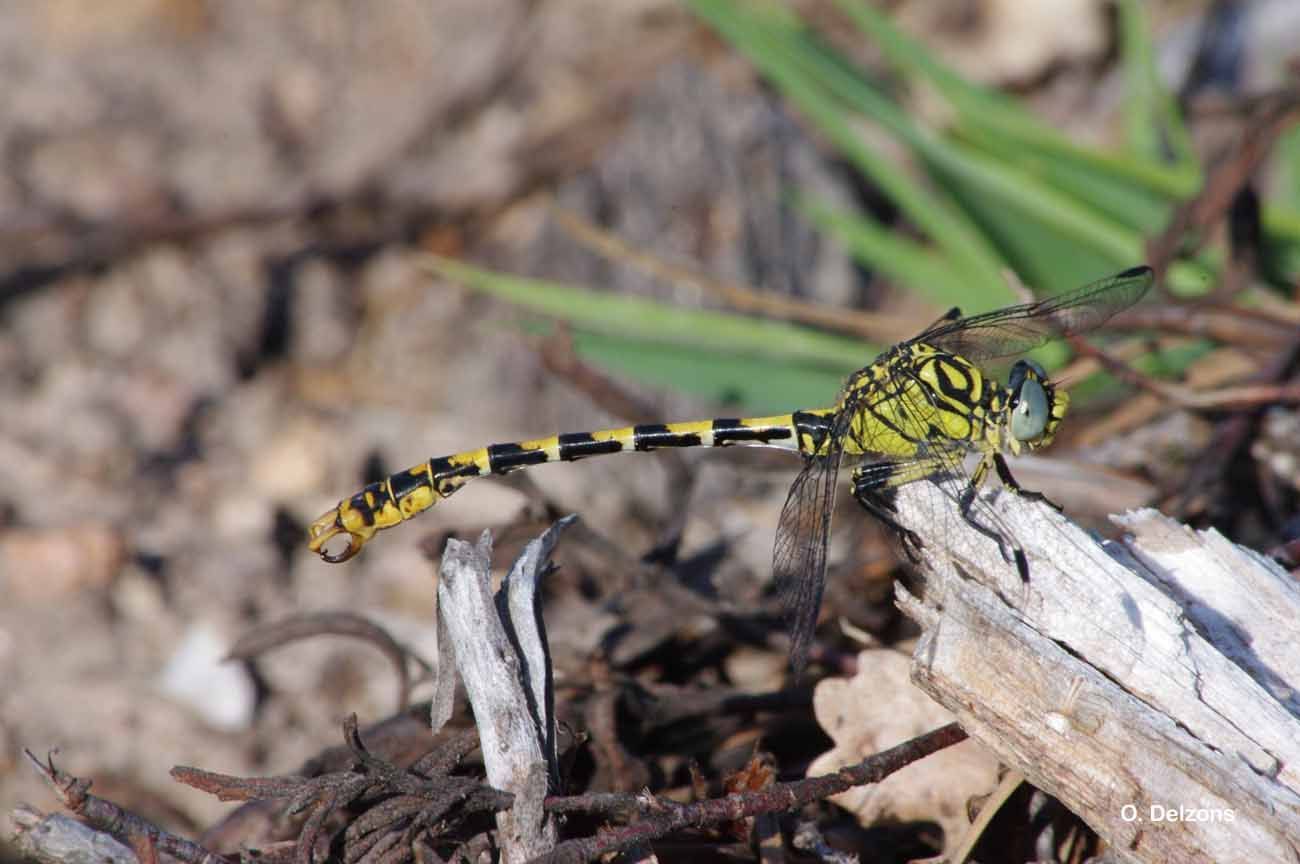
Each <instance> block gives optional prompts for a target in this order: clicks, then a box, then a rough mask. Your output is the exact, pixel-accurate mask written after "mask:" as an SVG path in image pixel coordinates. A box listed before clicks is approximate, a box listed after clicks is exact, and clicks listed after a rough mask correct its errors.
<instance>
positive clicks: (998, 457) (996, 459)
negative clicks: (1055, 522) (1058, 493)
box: [993, 453, 1064, 513]
mask: <svg viewBox="0 0 1300 864" xmlns="http://www.w3.org/2000/svg"><path fill="white" fill-rule="evenodd" d="M993 466H994V467H995V468H996V469H997V471H998V479H1000V480H1001V481H1002V485H1003V486H1006V487H1007V488H1008V489H1010V490H1011V491H1012V492H1015V493H1016V494H1017V495H1019V496H1020V497H1022V498H1024V499H1025V500H1027V501H1042V502H1043V503H1044V504H1046V505H1047V506H1049V507H1051V508H1053V509H1054V510H1056V512H1058V513H1062V512H1064V510H1063V508H1062V507H1061V505H1060V504H1057V503H1056V502H1055V501H1053V500H1052V499H1051V498H1048V497H1047V496H1046V495H1044V494H1043V493H1042V492H1031V491H1030V490H1028V489H1023V488H1021V486H1020V484H1019V483H1017V482H1016V478H1015V477H1013V476H1011V467H1010V466H1009V465H1007V460H1006V459H1005V458H1004V457H1003V455H1002V454H1001V453H994V454H993Z"/></svg>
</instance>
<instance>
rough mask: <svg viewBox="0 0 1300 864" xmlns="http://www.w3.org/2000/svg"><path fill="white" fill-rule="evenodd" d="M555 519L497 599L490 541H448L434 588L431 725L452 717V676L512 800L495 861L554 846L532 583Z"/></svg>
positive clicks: (550, 734)
mask: <svg viewBox="0 0 1300 864" xmlns="http://www.w3.org/2000/svg"><path fill="white" fill-rule="evenodd" d="M570 521H572V520H571V518H570V519H562V520H560V521H559V522H558V523H556V525H554V526H553V527H552V528H551V529H549V530H548V531H547V532H546V533H545V534H543V535H542V537H541V538H539V539H537V540H534V541H532V542H531V543H529V544H528V546H527V548H526V549H525V550H524V552H523V554H522V555H521V556H520V558H519V560H518V561H517V562H516V563H515V565H514V567H513V568H511V571H510V574H509V576H508V577H507V578H506V581H505V583H504V584H503V585H502V588H501V592H500V593H499V594H498V596H497V599H496V600H495V601H494V600H493V597H492V592H491V579H492V573H491V553H492V537H491V535H490V534H489V533H488V532H486V531H484V532H483V534H482V536H481V537H480V538H479V541H478V543H477V544H476V545H471V544H469V543H464V542H461V541H459V540H449V541H447V548H446V551H445V552H444V553H443V558H442V567H441V569H440V577H441V578H440V580H439V583H438V632H439V638H438V648H439V658H438V679H439V680H438V686H437V693H436V694H435V698H434V707H433V722H434V725H435V728H436V727H438V726H440V725H441V724H442V722H444V721H445V720H446V718H447V716H449V715H450V706H451V694H452V691H453V690H454V687H455V677H454V676H455V675H456V674H457V673H459V676H460V678H461V680H462V681H464V683H465V692H466V695H467V696H468V697H469V702H470V705H471V706H472V707H473V709H474V718H475V723H476V725H477V727H478V732H479V740H480V746H481V750H482V753H483V764H484V768H485V769H486V771H487V778H488V782H489V783H490V784H491V785H492V786H493V787H495V788H497V789H500V790H502V791H505V792H509V793H511V794H512V795H514V804H513V805H512V806H511V808H510V809H509V810H506V811H503V812H501V813H498V814H497V829H498V834H499V836H500V843H501V850H502V860H503V861H505V862H522V861H527V860H529V859H532V858H535V857H537V856H538V855H543V854H545V853H547V852H549V851H551V849H552V848H553V847H554V846H555V839H556V831H555V825H554V822H553V821H552V820H551V818H550V817H549V816H548V815H547V813H546V812H545V810H544V809H543V806H542V804H543V801H544V800H545V798H546V794H547V792H548V784H549V782H550V779H551V778H552V777H554V776H555V775H556V768H555V761H554V753H555V718H554V711H553V695H552V693H551V689H550V688H551V667H550V657H549V655H548V653H547V650H546V638H545V631H544V629H543V627H542V619H541V615H540V611H539V609H538V607H537V602H538V600H537V591H536V587H537V583H538V581H539V580H540V579H541V578H542V576H543V575H545V573H546V570H547V568H548V567H549V564H548V560H549V557H550V552H551V550H552V549H553V548H554V546H555V543H556V540H557V538H558V535H559V532H560V531H561V530H563V528H564V527H565V526H566V525H568V524H569V522H570Z"/></svg>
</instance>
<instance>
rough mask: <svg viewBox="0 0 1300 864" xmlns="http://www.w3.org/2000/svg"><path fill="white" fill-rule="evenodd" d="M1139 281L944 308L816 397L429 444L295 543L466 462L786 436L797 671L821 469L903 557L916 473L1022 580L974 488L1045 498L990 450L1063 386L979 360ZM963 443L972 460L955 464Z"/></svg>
mask: <svg viewBox="0 0 1300 864" xmlns="http://www.w3.org/2000/svg"><path fill="white" fill-rule="evenodd" d="M1153 281H1154V274H1153V272H1152V270H1151V268H1149V267H1145V266H1139V267H1134V268H1131V269H1128V270H1125V271H1123V272H1122V273H1118V274H1116V275H1114V276H1110V277H1108V278H1105V279H1101V280H1098V281H1096V282H1093V283H1090V284H1088V285H1085V286H1083V287H1081V288H1077V289H1075V290H1074V291H1070V292H1067V293H1065V294H1061V295H1059V296H1056V297H1051V298H1048V299H1044V300H1040V301H1037V302H1032V303H1024V304H1020V305H1015V306H1008V307H1006V308H1003V309H998V310H995V311H992V312H985V313H982V314H978V315H972V316H969V317H962V314H961V311H960V310H959V309H957V308H953V309H951V310H950V311H949V312H948V313H947V314H946V315H944V316H943V317H941V318H939V319H938V320H937V321H935V322H934V323H933V324H931V325H930V326H929V327H927V328H926V329H925V330H924V331H922V332H921V333H920V334H918V335H917V336H915V337H913V338H911V339H908V340H906V341H904V342H899V343H897V344H895V345H894V346H892V347H891V348H889V349H887V350H885V351H884V352H883V353H881V354H880V355H879V356H877V357H876V358H875V359H874V360H873V361H871V363H870V364H868V365H867V366H865V367H863V368H862V369H859V370H858V371H857V372H854V373H853V374H852V375H850V376H849V377H848V379H847V380H846V381H845V383H844V386H843V387H842V388H841V390H840V392H839V395H838V397H837V398H836V400H835V402H834V404H833V405H832V406H831V407H829V408H814V409H808V410H800V411H793V412H791V413H789V414H779V415H775V416H769V417H744V418H716V419H711V420H697V421H688V422H682V423H650V424H641V425H636V426H625V427H621V428H616V429H604V430H600V431H594V432H570V433H567V434H562V435H553V436H550V437H546V438H537V439H533V440H529V441H516V442H511V443H505V444H492V445H489V446H487V447H480V448H478V449H475V450H466V451H464V452H461V453H455V454H453V455H450V456H438V457H435V458H433V459H429V460H427V461H425V462H422V463H420V464H419V465H416V466H414V467H412V468H409V469H407V470H405V471H399V472H397V473H396V474H393V475H391V476H390V477H388V478H387V479H385V480H381V481H378V482H375V483H371V484H370V485H368V486H366V487H365V488H364V489H362V490H361V491H360V492H357V493H356V494H355V495H352V496H350V497H348V498H345V499H343V500H342V501H340V502H339V503H338V505H337V506H336V507H334V508H333V509H331V510H329V511H328V512H326V513H325V514H323V515H322V516H321V517H320V518H318V519H317V520H316V521H315V522H313V523H312V525H311V527H310V529H309V547H310V549H311V550H312V551H313V552H315V553H317V554H319V555H320V556H321V557H322V558H323V559H324V560H326V561H329V562H332V563H338V562H342V561H347V560H348V559H350V558H352V557H353V556H354V555H356V554H357V553H358V552H359V551H361V548H362V547H363V546H364V545H365V544H366V543H367V542H369V541H370V540H371V538H373V537H374V535H375V534H376V533H378V532H380V531H383V530H385V529H388V528H392V527H394V526H396V525H400V524H402V523H403V522H406V521H407V520H409V519H411V518H413V517H414V516H416V515H418V514H420V513H422V512H424V511H425V510H428V509H429V508H431V507H433V506H434V505H435V504H437V503H439V502H441V501H442V500H443V499H445V498H448V497H450V496H451V495H452V494H453V493H454V492H456V490H458V489H460V488H461V487H462V486H464V485H465V484H466V483H468V482H469V481H471V480H473V479H475V478H477V477H483V476H487V475H492V474H496V475H500V474H509V473H510V472H512V471H517V470H520V469H523V468H528V467H531V466H534V465H542V464H545V463H548V462H574V461H577V460H579V459H586V458H589V457H592V456H602V455H608V454H613V453H632V452H638V453H640V452H648V451H652V450H658V449H661V448H665V447H728V446H735V445H749V446H764V447H776V448H781V449H785V450H789V451H793V452H796V453H798V454H800V455H801V456H802V458H803V467H802V470H800V472H799V473H798V475H797V476H796V477H795V479H794V482H793V483H792V484H791V486H790V491H789V493H788V495H787V497H786V501H785V505H784V506H783V507H782V510H781V515H780V518H779V520H778V523H777V528H776V537H775V544H774V550H773V556H772V569H773V576H774V579H775V582H776V585H777V586H778V590H779V592H780V594H781V596H782V599H783V604H784V606H785V609H786V614H787V618H788V621H789V626H790V631H791V662H792V665H793V667H794V668H795V669H796V670H799V669H802V667H803V666H804V664H805V662H806V660H807V656H808V650H809V647H810V645H811V641H812V636H813V631H814V629H815V627H816V623H817V615H818V612H819V610H820V606H821V598H822V591H823V588H824V586H825V578H826V554H827V546H828V539H829V536H830V529H831V513H832V510H833V508H834V503H835V491H836V486H837V477H838V475H839V469H840V467H841V464H842V463H845V462H846V461H849V462H856V463H857V464H856V465H855V467H854V468H853V471H852V473H851V475H850V485H851V488H852V494H853V497H854V499H855V500H857V501H858V503H859V504H860V505H861V506H862V507H863V508H864V509H865V510H866V511H867V512H868V513H870V514H872V515H873V516H874V517H876V518H877V519H879V520H880V521H881V522H882V523H883V524H884V525H885V526H886V527H887V528H888V529H890V530H891V531H892V532H893V533H894V534H895V535H896V536H897V537H898V538H899V540H900V541H901V545H902V547H903V549H904V551H905V552H906V554H907V555H908V557H909V558H912V559H913V560H914V561H915V560H916V554H917V552H918V551H919V550H920V549H921V547H922V544H923V542H924V541H923V538H921V537H920V536H919V535H918V534H917V533H916V532H914V531H912V530H910V529H908V528H905V527H904V526H902V525H901V524H900V523H899V522H898V520H897V519H896V511H895V509H894V504H893V501H894V496H895V495H896V493H897V490H898V489H899V488H900V487H902V486H904V485H906V484H909V483H914V482H918V481H922V480H931V481H934V482H936V483H940V486H941V488H943V489H944V490H945V493H946V494H947V495H948V497H949V498H951V499H954V501H955V503H956V506H957V510H958V512H959V513H960V515H961V518H962V519H963V520H965V521H966V522H967V523H968V524H969V525H971V526H972V527H974V528H975V529H976V530H978V531H979V532H980V533H982V534H984V535H985V536H988V537H990V538H991V539H993V540H994V541H996V542H997V544H998V547H999V549H1000V550H1001V553H1002V556H1003V558H1004V559H1006V560H1007V561H1008V562H1009V563H1012V562H1013V563H1014V565H1015V567H1016V570H1017V571H1018V573H1019V575H1020V578H1021V579H1023V580H1025V581H1028V579H1029V565H1028V559H1027V558H1026V556H1025V553H1024V550H1023V548H1022V547H1021V545H1020V543H1019V542H1018V541H1017V540H1016V539H1015V537H1014V534H1013V532H1011V531H1009V530H1007V529H1006V528H1005V526H1002V525H1001V524H1000V523H999V522H998V520H997V518H996V517H995V516H994V515H993V513H992V511H991V510H989V509H988V508H986V507H984V506H983V505H981V503H980V502H979V499H978V498H977V497H976V496H977V492H978V490H979V489H980V488H981V486H982V484H983V483H984V481H985V479H986V478H987V476H988V474H989V473H990V471H993V472H996V473H997V475H998V477H999V479H1000V480H1001V481H1002V483H1003V485H1004V486H1005V487H1006V488H1008V489H1010V490H1012V491H1013V492H1015V493H1017V494H1020V495H1022V496H1024V497H1025V498H1027V499H1030V500H1039V501H1044V502H1046V503H1048V504H1051V502H1050V501H1047V499H1046V498H1045V496H1043V495H1042V493H1039V492H1032V491H1028V490H1025V489H1022V488H1021V487H1020V485H1019V484H1018V483H1017V482H1016V480H1015V478H1014V476H1013V475H1012V473H1011V470H1010V468H1009V467H1008V465H1007V461H1006V458H1005V454H1007V453H1009V454H1011V455H1013V456H1014V455H1019V454H1020V453H1022V452H1026V451H1032V450H1037V449H1040V448H1043V447H1046V446H1047V445H1048V444H1050V443H1051V442H1052V440H1053V439H1054V438H1055V436H1056V433H1057V430H1058V428H1059V426H1060V424H1061V421H1062V420H1063V419H1064V417H1065V415H1066V412H1067V409H1068V408H1069V404H1070V403H1069V394H1068V393H1066V392H1065V391H1064V390H1062V389H1061V388H1060V387H1059V386H1058V383H1057V382H1053V381H1052V380H1051V379H1050V378H1049V377H1048V375H1047V373H1046V372H1045V371H1044V369H1043V367H1042V366H1040V365H1039V364H1038V363H1036V362H1035V361H1033V360H1031V359H1028V358H1022V359H1019V360H1017V361H1016V362H1015V363H1014V364H1013V365H1012V366H1011V368H1010V372H1009V374H1008V376H1007V380H1006V382H1005V383H1002V382H1000V381H998V380H997V379H996V378H994V377H993V376H991V375H989V374H987V373H986V372H985V371H983V369H981V367H980V365H979V363H980V362H981V361H988V360H997V359H999V358H1009V357H1012V356H1015V355H1020V354H1024V353H1026V352H1028V351H1030V350H1032V349H1034V348H1036V347H1039V346H1041V345H1043V344H1045V343H1047V342H1049V341H1051V340H1053V339H1059V338H1063V337H1067V336H1073V335H1076V334H1081V333H1085V332H1087V331H1090V330H1094V329H1096V328H1098V327H1100V326H1101V325H1102V324H1104V323H1105V322H1106V321H1108V320H1109V319H1110V318H1112V317H1113V316H1114V315H1116V314H1117V313H1119V312H1121V311H1123V310H1124V309H1127V308H1128V307H1130V306H1132V305H1134V304H1135V303H1137V302H1138V301H1139V300H1140V299H1141V298H1142V296H1143V295H1144V294H1146V292H1147V290H1148V289H1149V288H1150V287H1151V284H1152V282H1153ZM972 454H974V455H975V456H977V457H978V461H977V463H976V464H975V467H974V468H973V469H972V470H970V471H969V472H968V471H967V470H966V467H965V463H966V461H967V457H968V456H971V455H972ZM941 478H944V479H946V481H947V482H940V480H941ZM954 480H955V482H954ZM1052 506H1055V505H1052ZM340 544H342V545H340Z"/></svg>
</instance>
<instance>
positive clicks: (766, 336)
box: [422, 255, 878, 370]
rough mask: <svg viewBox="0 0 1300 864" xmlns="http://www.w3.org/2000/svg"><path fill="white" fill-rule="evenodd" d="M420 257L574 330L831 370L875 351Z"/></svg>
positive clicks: (795, 330)
mask: <svg viewBox="0 0 1300 864" xmlns="http://www.w3.org/2000/svg"><path fill="white" fill-rule="evenodd" d="M422 260H423V262H424V263H425V266H426V267H427V268H428V269H429V270H430V271H431V272H433V273H435V274H437V275H439V276H441V277H443V278H445V279H449V280H451V281H453V282H457V283H459V284H462V285H464V286H466V287H468V288H472V289H474V290H476V291H482V292H484V293H487V294H491V295H493V296H495V297H499V298H501V299H503V300H508V301H509V302H511V303H514V304H516V305H518V306H521V307H524V308H527V309H530V310H532V311H534V312H537V313H540V314H543V315H548V316H551V317H553V318H558V319H560V320H562V321H565V322H567V323H569V324H571V325H573V326H575V327H581V328H584V329H586V330H590V331H599V332H603V333H607V334H611V335H618V336H621V337H623V338H626V339H629V340H642V341H644V342H658V343H664V344H673V345H677V346H679V347H686V346H699V347H703V348H708V349H709V350H711V351H714V352H717V353H730V354H737V355H746V356H750V357H771V358H779V359H781V360H782V361H783V362H801V363H808V364H817V363H820V364H823V365H824V366H825V367H827V368H829V369H833V370H842V369H845V368H849V369H854V368H857V367H859V366H862V365H865V363H866V360H869V359H870V358H871V357H873V356H875V354H876V353H877V350H878V349H874V348H872V347H871V346H868V345H866V344H864V343H862V342H859V341H856V340H853V339H846V338H844V337H841V336H834V335H830V334H826V333H822V332H820V331H817V330H813V329H811V328H808V327H799V326H796V325H793V324H786V323H783V322H780V321H767V320H763V319H759V318H750V317H746V316H743V315H734V314H731V313H727V312H716V311H711V310H707V309H685V308H682V307H678V306H671V305H668V304H665V303H660V302H658V301H655V300H649V299H647V298H644V297H630V296H627V295H624V294H613V293H609V292H601V291H591V290H588V289H583V288H575V287H573V286H570V285H563V284H560V283H557V282H549V281H546V280H541V279H528V278H525V277H522V276H512V275H508V274H503V273H495V272H492V271H490V270H483V269H480V268H478V267H474V266H473V265H470V264H466V263H464V262H462V261H456V260H453V259H450V258H440V257H437V256H433V255H426V256H423V258H422Z"/></svg>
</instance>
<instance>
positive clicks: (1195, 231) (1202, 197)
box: [1147, 90, 1300, 281]
mask: <svg viewBox="0 0 1300 864" xmlns="http://www.w3.org/2000/svg"><path fill="white" fill-rule="evenodd" d="M1297 119H1300V93H1298V92H1296V91H1294V90H1288V91H1285V92H1283V93H1280V94H1278V95H1277V96H1275V97H1274V98H1271V99H1268V100H1266V101H1264V102H1263V103H1262V104H1260V105H1259V106H1257V107H1256V108H1255V110H1254V111H1252V112H1251V117H1250V118H1249V120H1247V122H1246V124H1245V128H1244V129H1243V130H1242V134H1241V137H1240V138H1239V139H1238V142H1237V146H1236V148H1235V149H1234V151H1233V152H1232V153H1231V154H1230V155H1229V156H1228V157H1226V158H1225V159H1224V160H1223V161H1222V162H1220V164H1219V165H1218V166H1217V167H1216V168H1215V170H1214V171H1213V172H1212V174H1211V175H1210V177H1209V178H1208V180H1207V181H1206V184H1205V188H1203V189H1202V190H1201V191H1200V193H1199V194H1197V195H1196V196H1195V197H1194V198H1191V199H1190V200H1188V201H1186V202H1185V203H1183V204H1182V205H1181V206H1179V208H1178V210H1177V211H1175V213H1174V215H1173V218H1172V219H1170V220H1169V224H1168V225H1167V226H1166V227H1165V230H1164V231H1161V232H1160V234H1159V235H1157V236H1156V237H1154V238H1153V239H1151V240H1150V241H1148V242H1147V263H1148V264H1150V265H1151V267H1152V268H1153V269H1154V270H1155V271H1156V279H1157V281H1163V277H1164V273H1165V270H1166V269H1167V268H1168V267H1169V264H1170V263H1171V262H1172V261H1173V260H1174V257H1175V256H1176V255H1177V254H1178V253H1179V252H1180V251H1181V252H1184V253H1186V252H1188V251H1190V250H1189V249H1188V248H1187V246H1186V243H1187V241H1188V239H1189V235H1190V239H1191V241H1192V242H1193V243H1195V244H1197V245H1198V246H1199V244H1200V243H1201V242H1203V240H1204V237H1205V233H1206V230H1207V229H1208V228H1209V227H1210V226H1212V225H1214V224H1216V223H1217V222H1218V221H1219V220H1220V219H1222V218H1223V217H1224V215H1225V214H1226V213H1227V212H1228V210H1229V209H1230V208H1231V207H1232V203H1233V201H1234V200H1235V199H1236V197H1237V193H1238V192H1239V191H1240V190H1241V188H1242V187H1243V186H1244V185H1245V184H1246V183H1248V182H1249V181H1250V178H1251V177H1252V176H1253V175H1254V174H1255V172H1256V171H1257V170H1258V169H1259V166H1260V165H1261V164H1262V163H1263V161H1264V159H1265V158H1266V157H1267V156H1268V154H1269V153H1270V152H1272V150H1273V145H1274V144H1275V143H1276V142H1277V139H1278V137H1279V136H1280V135H1281V134H1282V133H1283V132H1285V131H1286V130H1287V129H1289V128H1291V126H1292V125H1294V124H1295V123H1296V121H1297Z"/></svg>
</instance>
